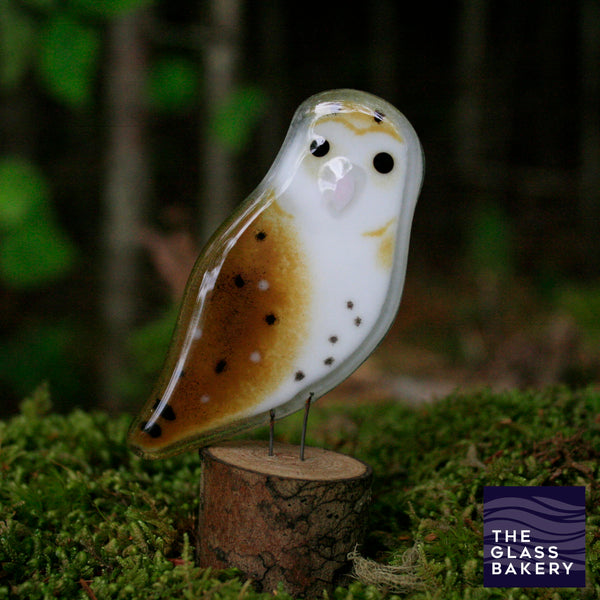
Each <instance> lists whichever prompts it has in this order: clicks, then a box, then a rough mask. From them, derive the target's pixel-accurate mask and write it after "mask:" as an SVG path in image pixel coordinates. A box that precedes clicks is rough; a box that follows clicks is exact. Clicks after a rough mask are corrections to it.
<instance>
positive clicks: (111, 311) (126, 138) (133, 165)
mask: <svg viewBox="0 0 600 600" xmlns="http://www.w3.org/2000/svg"><path fill="white" fill-rule="evenodd" d="M143 19H144V15H143V14H142V13H135V14H131V15H127V16H125V17H123V18H120V19H118V20H116V21H114V22H113V23H112V24H111V26H110V31H109V60H108V72H107V83H108V85H107V90H108V94H107V105H108V118H107V124H108V141H107V144H108V151H107V168H106V187H105V191H104V210H105V215H104V245H105V263H104V269H103V276H104V280H103V290H102V310H103V319H104V325H105V332H106V334H105V335H106V338H105V351H104V352H103V353H102V356H101V358H100V360H101V361H102V362H101V367H100V370H101V374H102V384H103V390H102V398H101V401H102V403H103V405H104V407H105V408H118V407H119V404H120V402H119V398H118V386H119V382H120V380H122V377H123V375H124V374H125V373H126V368H127V364H126V362H127V356H126V350H125V348H126V346H127V344H126V342H127V338H128V336H129V335H130V333H131V330H132V328H133V324H134V320H135V317H136V313H137V302H136V298H137V286H138V269H139V263H138V258H139V257H138V252H139V247H140V244H139V234H140V230H141V226H142V224H143V221H144V215H145V210H146V202H147V196H148V186H149V174H148V167H147V158H146V148H145V145H144V135H143V133H144V125H145V115H144V111H143V105H144V100H143V93H144V89H143V88H144V78H145V73H146V56H145V50H146V48H145V43H144V40H143V39H142V35H141V29H142V22H143Z"/></svg>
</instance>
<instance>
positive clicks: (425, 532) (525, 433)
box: [0, 387, 600, 600]
mask: <svg viewBox="0 0 600 600" xmlns="http://www.w3.org/2000/svg"><path fill="white" fill-rule="evenodd" d="M50 411H51V408H50V400H49V395H48V391H47V390H46V388H44V387H42V388H40V389H39V390H38V391H37V392H36V393H35V394H34V395H33V396H32V397H31V398H30V399H28V400H26V401H25V402H24V403H23V404H22V409H21V414H20V415H18V416H16V417H14V418H12V419H11V420H10V421H8V422H0V478H1V481H0V598H31V599H36V598H40V599H41V598H54V597H60V598H70V599H71V598H73V599H77V598H88V599H89V598H98V599H99V598H132V599H133V598H147V599H154V598H156V599H159V598H200V597H202V598H223V599H232V600H233V599H234V598H235V599H237V598H246V599H250V600H252V599H254V598H259V597H260V598H267V597H273V596H274V595H276V596H277V597H278V598H284V599H285V598H287V597H288V596H287V595H286V594H285V593H284V592H282V591H281V590H274V591H273V592H272V593H269V594H259V593H257V592H255V591H254V590H253V589H252V586H251V585H250V584H248V582H246V581H245V580H244V578H243V577H240V575H239V573H235V572H230V571H225V572H214V571H210V570H202V569H199V568H198V567H197V566H195V563H194V552H193V549H194V546H195V537H194V522H195V517H196V512H197V509H198V506H197V502H198V498H197V485H198V482H199V478H200V465H199V460H198V457H197V455H196V453H187V454H183V455H181V456H178V457H175V458H172V459H168V460H163V461H157V462H148V461H143V460H141V459H139V458H138V457H136V456H134V455H133V454H132V453H131V452H129V450H128V449H127V447H126V445H125V435H126V431H127V427H128V424H129V418H128V417H111V416H108V415H106V414H103V413H85V412H82V411H79V410H75V411H73V412H72V413H70V414H68V415H57V414H53V413H52V412H50ZM340 416H342V417H343V419H344V422H343V423H341V422H340ZM299 418H300V416H298V417H296V418H290V419H287V420H285V421H284V422H282V423H281V424H278V435H279V436H280V437H283V438H285V439H287V440H292V441H295V440H297V437H298V432H299ZM334 425H335V426H334ZM599 429H600V394H599V393H598V392H596V391H593V390H583V391H579V392H570V391H568V390H565V389H550V390H546V391H544V392H507V393H503V394H496V395H495V394H491V393H489V392H483V391H482V392H479V393H476V394H471V395H453V396H451V397H449V398H447V399H445V400H443V401H440V402H439V403H436V404H432V405H425V406H422V407H419V408H408V407H405V406H403V405H401V404H400V403H397V402H389V403H384V404H376V405H366V404H365V405H356V406H353V407H344V408H342V407H339V406H337V407H334V406H327V405H325V404H324V405H322V406H321V407H320V408H319V406H318V405H317V407H316V408H315V410H313V412H312V414H311V427H310V429H309V433H310V434H311V436H312V437H311V439H310V440H309V441H310V443H312V444H314V445H325V446H328V447H332V448H334V449H337V450H340V451H342V452H347V453H350V454H353V455H354V456H356V457H358V458H361V459H363V460H365V461H367V462H369V463H370V464H371V465H372V466H373V468H374V472H375V480H374V501H373V506H372V513H371V520H370V527H369V535H368V537H367V540H366V543H365V545H364V547H363V548H361V553H362V554H363V555H367V556H370V557H371V558H375V559H376V560H378V561H379V562H380V563H382V564H391V565H394V564H400V562H401V561H402V557H403V556H405V554H406V551H407V550H408V549H410V548H417V549H418V552H417V555H418V557H419V561H418V563H417V564H416V568H417V570H418V575H419V578H420V585H419V586H418V589H415V590H414V591H413V592H409V593H408V595H407V596H408V597H410V598H423V599H426V598H428V599H437V598H444V599H445V598H457V599H458V598H515V599H516V598H549V599H550V598H554V597H559V596H558V595H557V594H560V597H561V598H586V597H590V598H596V597H598V595H599V594H600V585H599V582H600V573H599V569H600V542H599V540H600V531H599V528H598V526H599V524H600V490H599V486H598V480H599V478H598V475H599V473H598V471H599V469H600V461H599V458H600V442H599V441H598V439H599V436H598V434H599ZM340 431H342V432H343V433H341V434H340V433H339V432H340ZM264 433H265V432H264V431H262V432H259V433H258V434H257V435H258V436H261V435H264ZM486 485H585V486H586V489H587V495H586V497H587V535H586V537H587V557H588V560H587V564H588V572H587V582H588V588H586V589H585V590H568V589H562V590H552V589H544V590H532V589H521V590H497V589H485V588H483V587H482V581H483V567H482V529H483V525H482V494H483V487H484V486H486ZM389 595H390V594H388V596H389ZM384 596H386V591H385V589H377V588H375V587H373V586H371V585H366V583H361V582H359V581H357V582H355V583H352V584H351V585H350V586H349V587H345V588H339V589H338V590H336V592H335V594H334V598H335V600H350V599H352V600H363V599H364V600H378V599H380V598H382V597H384ZM407 596H405V595H403V597H407Z"/></svg>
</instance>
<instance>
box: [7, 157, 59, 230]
mask: <svg viewBox="0 0 600 600" xmlns="http://www.w3.org/2000/svg"><path fill="white" fill-rule="evenodd" d="M47 202H48V185H47V183H46V180H45V178H44V176H43V175H42V174H41V173H40V171H39V170H38V169H37V168H36V166H35V165H33V164H32V163H30V162H28V161H27V160H25V159H22V158H19V157H13V156H8V157H4V158H2V159H0V230H10V229H15V228H17V227H20V226H21V225H22V224H23V223H24V222H25V221H26V220H28V219H30V218H31V217H32V216H35V215H38V216H39V215H40V214H43V213H44V212H45V211H46V204H47Z"/></svg>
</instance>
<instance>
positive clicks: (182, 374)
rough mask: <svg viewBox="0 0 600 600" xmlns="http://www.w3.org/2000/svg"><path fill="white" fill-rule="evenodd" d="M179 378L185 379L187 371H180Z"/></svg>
mask: <svg viewBox="0 0 600 600" xmlns="http://www.w3.org/2000/svg"><path fill="white" fill-rule="evenodd" d="M179 377H185V369H181V371H179Z"/></svg>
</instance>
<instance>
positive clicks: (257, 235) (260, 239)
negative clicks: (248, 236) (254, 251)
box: [254, 231, 267, 242]
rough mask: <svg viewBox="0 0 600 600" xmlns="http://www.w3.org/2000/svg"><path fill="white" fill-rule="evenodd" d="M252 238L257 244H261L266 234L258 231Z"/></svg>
mask: <svg viewBox="0 0 600 600" xmlns="http://www.w3.org/2000/svg"><path fill="white" fill-rule="evenodd" d="M254 237H255V238H256V240H257V241H258V242H262V241H263V240H264V239H265V238H266V237H267V234H266V233H265V232H264V231H259V232H258V233H257V234H256V235H255V236H254Z"/></svg>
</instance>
